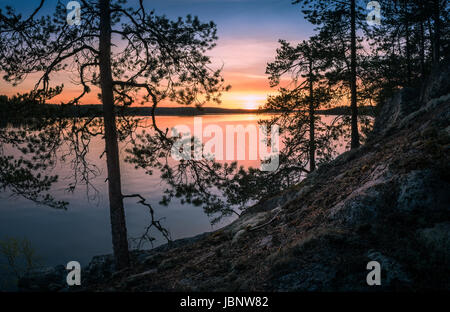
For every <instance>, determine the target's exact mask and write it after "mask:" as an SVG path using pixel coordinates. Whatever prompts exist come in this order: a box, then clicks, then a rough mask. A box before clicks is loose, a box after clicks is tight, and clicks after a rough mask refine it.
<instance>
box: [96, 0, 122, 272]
mask: <svg viewBox="0 0 450 312" xmlns="http://www.w3.org/2000/svg"><path fill="white" fill-rule="evenodd" d="M99 4H100V5H99V8H100V44H99V52H100V56H99V61H100V62H99V63H100V86H101V92H102V102H103V118H104V123H105V147H106V163H107V169H108V190H109V208H110V217H111V234H112V242H113V250H114V258H115V262H116V270H121V269H123V268H126V267H128V266H129V265H130V259H129V253H128V238H127V228H126V224H125V213H124V208H123V196H122V189H121V181H120V163H119V147H118V142H117V129H116V116H115V112H114V95H113V79H112V73H111V16H110V13H111V12H110V1H109V0H99Z"/></svg>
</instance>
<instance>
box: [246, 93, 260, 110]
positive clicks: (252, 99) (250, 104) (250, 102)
mask: <svg viewBox="0 0 450 312" xmlns="http://www.w3.org/2000/svg"><path fill="white" fill-rule="evenodd" d="M264 100H265V97H261V96H256V95H248V96H245V97H243V98H242V101H243V102H244V103H243V106H244V109H258V107H259V105H261V104H262V102H263V101H264Z"/></svg>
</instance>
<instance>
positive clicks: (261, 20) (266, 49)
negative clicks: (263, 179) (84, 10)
mask: <svg viewBox="0 0 450 312" xmlns="http://www.w3.org/2000/svg"><path fill="white" fill-rule="evenodd" d="M62 2H63V3H66V2H68V0H67V1H62ZM134 3H137V1H136V0H130V1H129V4H130V5H134ZM38 4H39V0H32V1H30V0H1V1H0V6H1V7H4V6H6V5H10V6H12V7H14V8H15V9H16V10H17V11H18V12H21V13H22V14H23V16H27V14H30V13H31V12H32V11H33V9H34V8H35V7H36V6H37V5H38ZM55 5H56V0H47V3H46V4H45V6H44V8H43V13H44V14H52V13H53V10H54V8H55ZM144 6H145V7H146V9H148V10H151V9H154V10H155V13H156V14H158V15H163V14H164V15H166V16H167V17H169V18H177V17H179V16H186V15H187V14H191V15H194V16H198V17H199V19H200V20H201V21H204V22H207V21H211V20H212V21H214V22H215V23H216V25H217V30H218V37H219V39H218V41H217V46H216V47H215V48H214V49H213V50H211V51H210V52H209V53H208V55H209V56H210V57H211V60H212V62H213V64H215V65H217V66H222V65H223V71H222V73H223V76H224V78H225V82H226V84H229V85H231V86H232V88H231V90H230V91H228V92H226V93H224V94H223V96H222V102H223V103H222V104H221V107H225V108H247V109H254V108H257V106H258V105H260V104H262V103H264V101H265V99H266V97H267V95H268V94H271V93H272V94H273V93H275V92H276V89H273V88H270V86H269V83H268V79H267V78H268V77H267V75H266V74H265V69H266V65H267V63H268V62H271V61H273V60H274V58H275V55H276V49H277V47H278V46H279V43H278V40H279V39H285V40H287V41H290V42H300V41H302V40H304V39H307V38H308V37H309V36H311V35H312V34H313V26H311V25H310V24H309V23H308V22H307V21H306V20H305V19H304V18H303V15H302V13H301V12H300V7H299V6H294V5H292V4H291V0H144ZM66 77H69V75H68V74H67V75H64V77H63V78H61V79H58V81H59V80H68V78H67V79H66ZM32 78H33V77H31V79H28V80H27V81H25V82H24V83H22V84H21V85H19V86H17V87H12V86H11V85H10V84H7V83H6V82H4V81H1V82H0V94H7V95H13V94H15V93H17V92H22V91H26V90H29V89H31V88H32V86H33V83H32V80H33V79H32ZM78 93H79V86H76V85H73V84H71V83H70V81H65V91H64V96H65V97H68V96H71V95H72V96H73V95H76V94H78ZM96 93H97V92H91V93H90V94H89V95H88V96H86V97H85V98H84V100H83V102H84V103H85V104H97V103H99V100H98V99H97V95H96ZM61 100H64V99H61V96H60V97H59V98H56V99H55V100H54V101H53V102H56V103H58V102H61ZM208 106H214V105H208Z"/></svg>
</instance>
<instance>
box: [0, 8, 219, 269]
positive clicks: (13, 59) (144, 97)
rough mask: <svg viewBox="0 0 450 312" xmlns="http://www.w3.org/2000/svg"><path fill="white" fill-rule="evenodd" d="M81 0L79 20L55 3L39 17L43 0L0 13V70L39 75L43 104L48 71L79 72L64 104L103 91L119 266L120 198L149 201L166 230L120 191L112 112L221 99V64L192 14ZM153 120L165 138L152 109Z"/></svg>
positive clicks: (206, 30) (122, 246) (205, 28)
mask: <svg viewBox="0 0 450 312" xmlns="http://www.w3.org/2000/svg"><path fill="white" fill-rule="evenodd" d="M80 2H81V15H80V17H81V21H80V25H78V26H76V25H73V26H70V25H68V23H67V21H66V10H65V7H64V6H63V5H62V4H61V3H60V2H58V5H57V7H56V12H55V14H54V15H53V16H42V17H38V15H39V14H38V13H39V11H40V9H41V8H42V6H43V3H44V0H41V1H40V4H39V6H38V7H37V9H36V10H35V11H34V12H33V13H32V14H31V16H30V17H28V18H27V19H23V18H22V16H21V15H20V14H18V13H16V12H15V11H14V10H13V9H12V8H6V10H5V12H3V11H1V12H0V33H1V37H0V69H1V70H2V71H4V72H5V75H4V79H5V80H6V81H8V82H11V83H13V84H18V83H20V82H22V81H23V80H24V79H25V78H26V77H27V76H28V75H29V74H32V73H38V74H40V77H39V78H38V79H37V81H36V85H35V88H34V89H33V90H32V91H31V96H32V98H33V99H35V100H38V101H39V102H41V103H44V102H45V101H46V100H48V99H50V98H52V97H53V96H55V95H56V94H59V93H61V92H62V88H63V86H59V88H57V89H56V92H55V88H54V87H52V86H51V85H50V83H51V82H53V77H54V76H53V74H55V73H57V72H62V71H65V70H69V69H75V70H76V71H77V77H78V79H77V80H78V83H79V85H80V94H79V95H78V96H76V97H75V98H73V99H72V100H70V101H69V102H68V103H67V105H79V104H80V100H81V99H82V98H83V97H84V96H85V95H86V94H88V93H89V92H91V90H92V87H96V88H99V89H100V94H99V97H100V99H101V102H102V106H103V125H102V127H101V129H100V134H101V135H103V136H104V140H105V153H106V163H107V174H108V189H109V204H110V215H111V229H112V239H113V249H114V255H115V261H116V269H122V268H125V267H127V266H129V264H130V262H129V253H128V241H127V231H126V224H125V216H124V204H123V202H124V198H128V197H136V198H138V200H139V202H140V203H143V204H145V205H146V206H148V207H149V209H150V211H151V214H152V225H153V226H155V227H156V228H157V229H159V230H161V231H163V228H162V227H161V225H160V224H159V221H156V220H155V219H154V218H153V209H152V207H151V206H150V205H147V204H146V203H145V200H144V199H142V198H141V197H139V196H140V195H139V194H129V195H126V194H122V189H121V179H120V177H121V175H120V166H119V161H120V160H119V153H118V140H119V139H120V138H121V136H123V135H126V133H120V131H119V132H118V129H117V114H118V113H119V112H120V111H121V110H122V109H126V107H127V106H129V105H131V104H132V103H134V102H140V103H147V102H150V103H151V105H152V107H153V112H154V110H155V108H156V107H157V105H158V104H159V103H161V102H163V101H173V102H177V103H180V104H185V105H189V104H195V105H202V103H204V102H205V101H219V96H220V91H221V90H223V89H224V87H223V79H222V78H221V76H220V70H212V69H210V67H209V65H210V60H209V58H208V57H207V56H205V52H206V51H208V50H209V49H211V48H213V47H214V41H215V40H216V39H217V36H216V27H215V25H214V23H212V22H210V23H201V22H200V21H199V20H198V19H197V18H196V17H191V16H187V17H186V18H185V19H182V18H179V19H177V20H174V21H172V20H169V19H168V18H167V17H165V16H158V15H156V14H155V13H154V12H153V11H147V10H146V9H145V8H144V5H143V1H142V0H141V1H139V3H138V6H137V8H133V7H126V6H125V4H126V1H124V0H118V1H110V0H98V1H89V0H82V1H80ZM92 120H94V119H92ZM153 122H154V128H155V130H156V131H157V132H158V133H159V134H160V136H161V138H162V137H164V132H163V131H162V130H160V129H159V128H158V127H157V126H156V122H155V116H154V114H153ZM83 129H84V130H86V129H87V125H84V127H83ZM164 233H165V234H167V233H166V232H164Z"/></svg>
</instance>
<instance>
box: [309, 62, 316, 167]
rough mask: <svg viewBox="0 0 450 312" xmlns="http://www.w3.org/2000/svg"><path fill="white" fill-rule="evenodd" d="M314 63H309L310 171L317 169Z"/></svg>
mask: <svg viewBox="0 0 450 312" xmlns="http://www.w3.org/2000/svg"><path fill="white" fill-rule="evenodd" d="M312 66H313V65H312V61H311V60H310V62H309V171H310V172H313V171H314V170H315V169H316V141H315V133H314V132H315V122H314V98H313V96H314V93H313V88H314V86H313V73H312V71H313V69H312Z"/></svg>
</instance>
